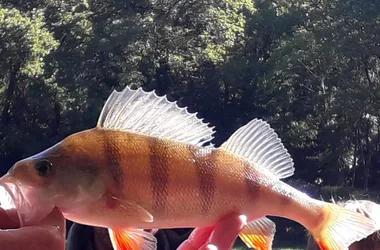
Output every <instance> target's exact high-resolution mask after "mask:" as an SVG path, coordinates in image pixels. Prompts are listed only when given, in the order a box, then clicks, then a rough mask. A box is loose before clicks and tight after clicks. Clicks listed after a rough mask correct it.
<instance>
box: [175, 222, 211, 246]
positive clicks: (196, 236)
mask: <svg viewBox="0 0 380 250" xmlns="http://www.w3.org/2000/svg"><path fill="white" fill-rule="evenodd" d="M214 228H215V227H214V226H212V227H197V228H195V229H194V230H193V232H191V234H190V235H189V238H188V239H187V240H185V241H184V242H182V244H181V245H180V246H179V247H178V248H177V250H198V249H199V248H201V246H202V245H204V244H205V242H206V241H207V240H208V238H209V237H210V235H211V233H212V231H213V230H214Z"/></svg>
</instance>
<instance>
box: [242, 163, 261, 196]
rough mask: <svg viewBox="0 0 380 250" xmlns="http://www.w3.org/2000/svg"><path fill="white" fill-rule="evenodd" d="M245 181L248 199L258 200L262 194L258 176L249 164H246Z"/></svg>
mask: <svg viewBox="0 0 380 250" xmlns="http://www.w3.org/2000/svg"><path fill="white" fill-rule="evenodd" d="M244 179H245V183H246V185H247V188H248V199H249V200H250V201H254V200H256V199H257V196H258V195H259V192H260V185H259V184H258V183H257V180H258V176H257V175H256V174H255V172H254V170H253V167H252V166H251V165H250V164H249V163H244Z"/></svg>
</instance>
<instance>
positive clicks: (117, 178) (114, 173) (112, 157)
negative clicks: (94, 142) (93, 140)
mask: <svg viewBox="0 0 380 250" xmlns="http://www.w3.org/2000/svg"><path fill="white" fill-rule="evenodd" d="M103 150H104V157H105V161H106V162H105V163H106V167H107V168H108V169H109V171H110V173H111V177H112V180H113V181H114V183H115V185H116V188H117V190H121V189H122V188H123V182H124V174H123V171H122V170H121V168H120V161H121V155H120V149H119V147H118V143H117V142H116V141H115V140H114V138H113V137H111V136H108V135H107V134H106V133H103Z"/></svg>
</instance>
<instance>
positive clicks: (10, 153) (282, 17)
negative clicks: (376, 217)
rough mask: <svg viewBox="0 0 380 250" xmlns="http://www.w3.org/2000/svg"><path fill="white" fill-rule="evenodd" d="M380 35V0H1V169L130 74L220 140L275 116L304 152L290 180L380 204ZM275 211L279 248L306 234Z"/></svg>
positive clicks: (95, 111) (89, 122)
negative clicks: (209, 127) (196, 115)
mask: <svg viewBox="0 0 380 250" xmlns="http://www.w3.org/2000/svg"><path fill="white" fill-rule="evenodd" d="M379 44H380V1H379V0H361V1H353V0H257V1H254V0H234V1H232V0H219V1H212V0H128V1H125V0H113V1H111V0H103V1H98V0H94V1H86V0H68V1H56V0H34V1H31V0H2V1H1V3H0V59H1V60H0V174H4V173H5V172H6V171H7V170H8V168H10V167H11V165H12V164H13V163H14V162H15V161H17V160H19V159H21V158H23V157H26V156H29V155H31V154H34V153H36V152H38V151H40V150H43V149H44V148H46V147H49V146H51V145H52V144H54V143H56V142H58V141H59V140H61V139H63V138H64V137H65V136H67V135H69V134H72V133H74V132H78V131H80V130H83V129H87V128H91V127H93V126H95V124H96V120H97V118H98V115H99V112H100V110H101V108H102V106H103V104H104V102H105V100H106V98H107V97H108V95H109V94H110V93H111V91H112V90H113V89H117V90H121V89H122V88H123V87H124V86H126V85H130V86H134V87H139V86H142V87H144V89H145V90H153V89H156V90H157V93H158V94H160V95H162V94H168V95H169V99H170V100H179V103H180V105H181V106H188V107H189V110H190V111H198V112H199V116H200V117H203V118H205V120H206V121H208V122H210V123H211V124H212V125H215V126H216V129H217V134H216V139H215V141H214V143H215V144H216V145H220V144H221V143H222V142H223V141H225V140H226V139H227V138H228V137H229V136H230V135H231V134H232V133H233V132H234V131H235V130H236V129H237V128H239V127H240V126H242V125H244V124H245V123H246V122H248V121H249V120H251V119H253V118H255V117H257V118H262V119H264V120H266V121H268V122H269V123H270V124H271V126H272V127H273V128H274V129H275V130H276V131H277V133H278V134H279V135H280V137H281V138H282V140H283V142H284V143H285V145H286V147H287V148H288V150H289V151H290V153H291V155H292V156H293V158H294V161H295V167H296V173H295V176H293V177H291V178H290V179H289V180H287V181H288V182H289V183H291V184H292V185H294V186H296V187H298V188H300V189H301V190H303V191H305V192H307V193H308V194H309V195H311V196H313V197H315V198H322V199H325V200H329V199H330V198H331V197H332V196H334V197H335V198H338V199H339V198H341V199H348V198H350V197H351V198H357V199H360V198H365V199H371V200H375V201H377V200H378V199H377V198H378V197H377V196H378V193H377V190H379V189H380V181H378V180H379V178H380V166H379V165H380V125H379V122H380V120H379V119H380V111H379V107H380V47H379ZM276 221H277V227H278V229H277V230H278V231H279V233H278V234H277V235H276V244H277V245H287V244H288V245H292V244H294V237H297V239H299V241H300V242H301V240H302V239H304V238H305V231H304V229H303V228H302V227H300V226H299V225H298V224H296V223H293V222H289V221H287V220H279V219H277V220H276ZM301 244H303V245H304V243H302V242H301Z"/></svg>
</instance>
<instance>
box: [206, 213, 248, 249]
mask: <svg viewBox="0 0 380 250" xmlns="http://www.w3.org/2000/svg"><path fill="white" fill-rule="evenodd" d="M246 224H247V217H246V216H243V215H242V216H238V215H237V214H230V215H228V216H226V217H224V218H223V219H221V220H219V221H218V223H217V224H216V226H215V230H214V231H213V233H212V234H211V236H210V239H209V241H208V242H207V243H206V244H204V245H203V247H202V249H209V250H211V249H212V250H215V249H218V250H229V249H232V247H233V245H234V243H235V241H236V238H237V237H238V236H239V233H240V232H241V230H242V229H243V227H244V226H245V225H246Z"/></svg>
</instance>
